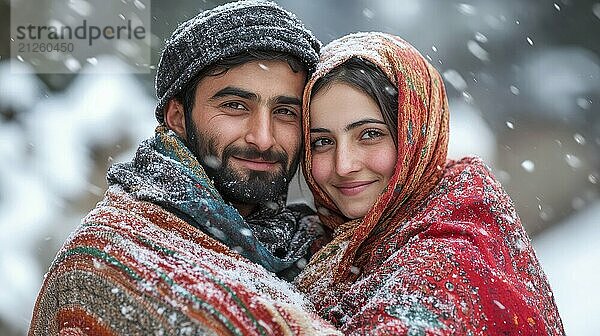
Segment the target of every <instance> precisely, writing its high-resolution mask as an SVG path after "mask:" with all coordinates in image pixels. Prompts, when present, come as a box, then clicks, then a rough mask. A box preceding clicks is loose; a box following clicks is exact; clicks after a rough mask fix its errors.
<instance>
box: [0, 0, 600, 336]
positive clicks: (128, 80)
mask: <svg viewBox="0 0 600 336" xmlns="http://www.w3.org/2000/svg"><path fill="white" fill-rule="evenodd" d="M21 1H34V0H21ZM51 2H52V1H46V2H45V3H43V2H40V6H41V7H43V6H50V5H48V4H49V3H51ZM72 2H73V3H74V6H76V4H77V3H79V4H81V3H82V2H85V1H83V0H78V1H72ZM278 2H279V3H280V4H282V5H283V6H284V7H286V8H287V9H289V10H290V11H292V12H294V13H296V14H297V15H298V16H299V17H300V18H301V19H302V20H303V21H304V22H305V24H306V25H307V26H308V27H309V28H311V29H312V30H313V32H314V33H315V35H316V36H317V37H318V38H319V39H321V40H322V41H323V42H324V43H327V42H329V41H331V40H332V39H334V38H336V37H338V36H341V35H343V34H346V33H349V32H354V31H371V30H377V31H386V32H390V33H394V34H397V35H399V36H402V37H403V38H405V39H406V40H407V41H409V42H411V43H412V44H413V45H415V47H417V48H418V49H419V50H420V51H421V52H422V54H423V55H425V56H426V57H427V58H428V59H430V61H431V63H432V64H434V65H435V66H436V67H437V68H438V70H439V71H440V72H441V73H442V74H443V76H444V79H445V81H446V86H447V90H448V96H449V98H450V108H451V137H450V140H451V141H450V146H451V150H450V152H451V154H450V155H451V157H455V158H457V157H460V156H463V155H467V154H473V153H474V154H478V155H480V156H482V157H483V158H484V159H485V160H486V162H487V163H488V164H489V165H490V166H491V167H492V169H493V170H494V172H495V174H496V176H498V178H499V179H500V180H501V181H502V183H503V186H504V187H505V188H506V189H507V191H508V192H509V193H510V195H511V196H512V198H513V199H514V200H515V203H516V205H517V208H518V211H519V214H520V215H521V217H522V220H523V223H524V225H525V226H526V229H527V231H528V232H529V234H530V235H531V237H532V239H533V242H534V247H535V249H536V251H537V254H538V257H539V258H540V260H541V262H542V264H543V266H544V269H545V271H546V274H547V275H548V278H549V280H550V283H551V285H552V287H553V289H554V293H555V296H556V301H557V304H558V307H559V310H560V313H561V316H562V318H563V322H564V325H565V330H566V332H567V334H568V335H598V334H600V322H599V319H598V315H599V314H598V312H597V311H598V309H597V307H598V302H600V291H598V290H597V288H596V286H597V284H598V283H600V244H598V241H600V197H599V195H600V186H599V184H600V174H599V171H600V38H599V36H600V2H597V1H584V0H562V1H557V2H552V1H516V0H505V1H493V0H480V1H469V2H467V1H464V2H460V1H448V0H378V1H366V0H363V1H361V0H354V1H348V0H319V1H317V0H314V1H299V0H297V1H293V0H287V1H283V0H281V1H278ZM220 3H222V1H179V2H178V5H173V3H172V2H169V3H167V2H166V1H164V2H159V1H152V2H151V3H150V5H151V6H149V8H151V14H152V18H153V20H152V27H151V31H152V33H153V34H154V36H153V43H152V57H153V62H152V63H153V64H156V63H157V62H158V55H159V53H160V49H161V47H162V40H163V39H164V38H165V37H167V36H168V35H169V34H170V32H171V31H172V30H173V29H174V28H175V27H176V25H177V24H178V23H179V22H181V21H183V20H185V19H187V18H190V17H192V16H193V15H195V14H196V13H197V12H198V11H199V10H201V9H208V8H212V7H214V6H215V5H216V4H220ZM9 14H10V6H9V1H8V0H0V335H7V336H10V335H23V334H25V333H26V330H27V327H28V324H29V319H30V316H31V309H32V306H33V303H34V300H35V296H36V294H37V291H38V290H39V287H40V284H41V281H42V278H43V275H44V273H45V272H46V270H47V268H48V265H49V263H50V261H51V260H52V259H53V257H54V255H55V253H56V251H57V250H58V249H59V248H60V245H61V244H62V242H63V241H64V239H65V238H66V237H67V235H68V234H69V232H70V231H71V230H72V229H73V227H74V226H76V225H77V224H78V222H79V220H80V219H81V218H82V216H83V215H85V213H86V212H87V211H88V210H89V209H90V208H92V207H93V206H94V204H95V203H96V202H97V201H98V200H99V199H100V197H101V196H102V194H103V192H104V190H105V188H106V182H105V180H104V176H105V172H106V169H107V167H108V166H109V165H110V164H111V163H112V162H115V161H124V160H128V159H129V158H130V157H131V155H132V153H133V151H134V150H135V147H136V145H137V144H138V143H139V142H140V141H141V140H142V139H144V138H147V137H149V136H151V135H152V133H153V129H154V126H155V120H154V116H153V109H154V104H155V101H156V100H155V98H154V92H153V76H154V73H153V72H151V74H150V75H127V74H122V75H108V74H102V73H103V72H109V70H110V72H113V73H114V72H118V71H115V69H120V68H121V67H126V65H125V64H123V63H122V62H120V61H119V60H118V59H115V58H107V57H102V56H100V55H99V56H98V59H97V62H94V63H95V64H96V65H95V66H92V65H88V66H86V67H83V69H82V70H81V71H80V72H79V73H73V74H69V75H43V74H42V75H24V74H14V73H13V72H11V66H10V63H11V62H13V66H16V67H17V69H18V68H19V67H26V66H27V65H25V64H22V63H19V62H18V61H16V60H11V59H10V58H9V56H8V55H10V49H9V48H10V46H9V37H8V36H9ZM116 14H118V13H116ZM56 15H78V14H76V13H57V14H56ZM22 69H23V70H25V68H22ZM123 70H126V69H123ZM150 70H151V71H152V70H153V69H152V67H151V69H150ZM122 72H126V71H122ZM292 185H293V187H294V190H293V195H292V196H291V198H292V199H298V198H302V197H308V196H307V195H306V194H307V193H308V191H307V190H306V189H303V190H298V187H297V186H296V183H293V184H292Z"/></svg>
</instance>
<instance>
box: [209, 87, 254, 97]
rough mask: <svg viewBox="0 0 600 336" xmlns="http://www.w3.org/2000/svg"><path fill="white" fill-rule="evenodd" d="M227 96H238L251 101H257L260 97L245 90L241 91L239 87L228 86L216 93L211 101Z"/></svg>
mask: <svg viewBox="0 0 600 336" xmlns="http://www.w3.org/2000/svg"><path fill="white" fill-rule="evenodd" d="M226 96H237V97H240V98H243V99H249V100H257V99H258V96H257V95H256V94H255V93H253V92H250V91H246V90H244V89H240V88H237V87H233V86H228V87H225V88H223V89H221V90H219V91H217V93H215V94H214V95H213V96H212V97H210V99H211V100H214V99H218V98H221V97H226Z"/></svg>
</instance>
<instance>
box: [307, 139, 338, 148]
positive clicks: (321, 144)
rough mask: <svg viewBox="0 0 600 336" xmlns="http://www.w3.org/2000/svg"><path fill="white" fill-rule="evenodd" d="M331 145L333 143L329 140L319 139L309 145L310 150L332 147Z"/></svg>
mask: <svg viewBox="0 0 600 336" xmlns="http://www.w3.org/2000/svg"><path fill="white" fill-rule="evenodd" d="M332 144H333V141H331V140H330V139H327V138H319V139H316V140H314V141H312V142H311V143H310V148H312V149H315V148H320V147H324V146H328V145H332Z"/></svg>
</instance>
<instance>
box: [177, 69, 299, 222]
mask: <svg viewBox="0 0 600 336" xmlns="http://www.w3.org/2000/svg"><path fill="white" fill-rule="evenodd" d="M304 82H305V73H304V72H296V73H295V72H293V71H292V69H291V68H290V66H289V65H288V63H287V62H284V61H252V62H248V63H244V64H242V65H240V66H237V67H234V68H231V69H229V70H228V71H227V72H225V73H224V74H222V75H217V76H207V77H205V78H203V79H202V80H201V81H200V82H199V83H198V86H197V87H196V94H195V98H196V101H195V103H194V108H193V109H192V123H193V125H191V126H192V129H191V135H192V136H191V138H192V139H188V143H189V146H190V147H191V149H192V151H193V152H194V154H195V155H196V157H197V158H198V160H199V161H200V162H202V163H203V165H204V166H205V167H206V171H207V174H208V175H209V176H210V177H211V178H212V179H213V180H214V182H215V186H216V188H217V189H218V190H219V192H220V193H221V195H222V196H223V198H224V199H226V200H228V201H230V202H232V203H234V205H239V206H242V207H244V205H254V204H257V203H261V202H266V201H272V200H275V199H276V198H277V197H278V196H279V195H281V194H282V193H285V192H286V191H287V185H288V183H289V181H290V179H291V177H292V176H293V175H294V173H295V172H296V169H297V166H298V160H299V154H300V153H299V151H300V141H301V136H300V132H301V124H300V123H301V117H300V112H301V97H302V91H303V88H304ZM187 134H188V135H190V130H188V132H187ZM238 208H240V207H238ZM248 209H251V207H250V208H248ZM240 212H242V213H243V212H245V211H243V209H240Z"/></svg>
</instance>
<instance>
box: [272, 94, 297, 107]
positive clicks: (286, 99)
mask: <svg viewBox="0 0 600 336" xmlns="http://www.w3.org/2000/svg"><path fill="white" fill-rule="evenodd" d="M273 103H274V104H285V105H298V106H302V100H301V99H300V98H298V97H290V96H279V97H276V98H274V99H273Z"/></svg>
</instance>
